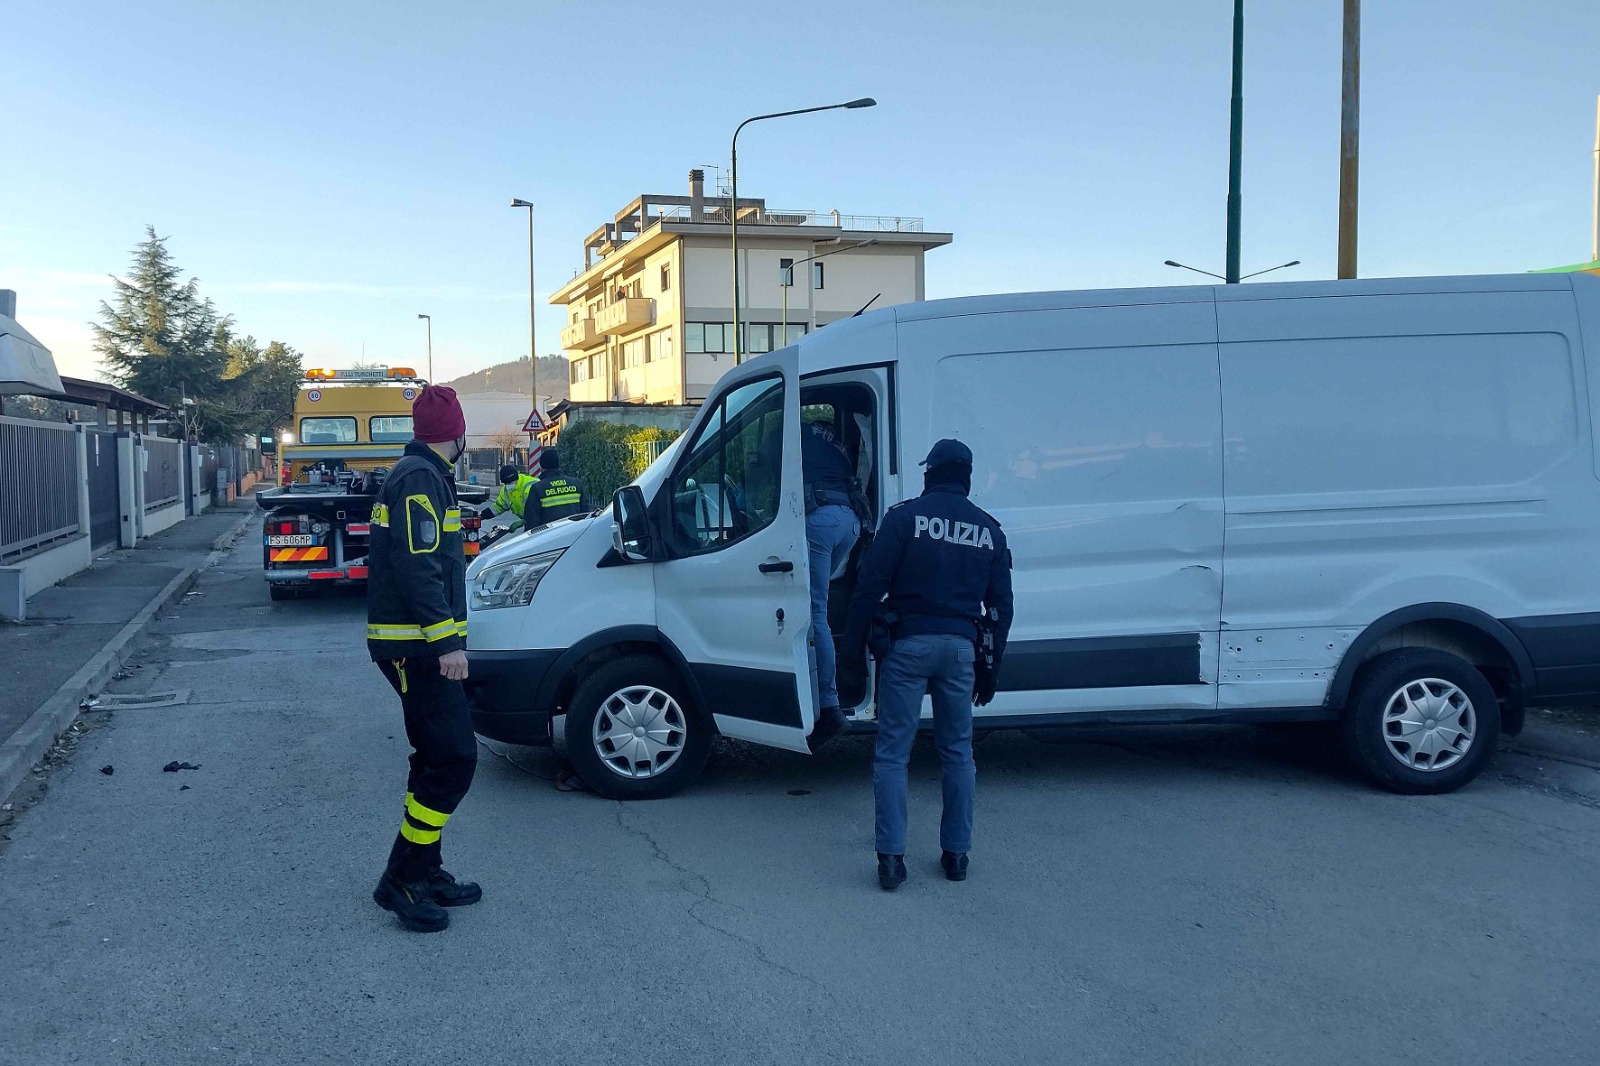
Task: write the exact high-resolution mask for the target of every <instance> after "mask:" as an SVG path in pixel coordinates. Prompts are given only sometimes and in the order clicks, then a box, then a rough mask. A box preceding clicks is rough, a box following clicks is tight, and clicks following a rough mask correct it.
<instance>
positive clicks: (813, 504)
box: [800, 422, 861, 752]
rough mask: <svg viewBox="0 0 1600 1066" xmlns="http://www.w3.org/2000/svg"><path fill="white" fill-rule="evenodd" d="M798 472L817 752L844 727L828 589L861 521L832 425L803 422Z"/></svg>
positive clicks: (846, 459)
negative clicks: (814, 664)
mask: <svg viewBox="0 0 1600 1066" xmlns="http://www.w3.org/2000/svg"><path fill="white" fill-rule="evenodd" d="M800 468H801V472H802V473H803V475H804V478H805V494H806V496H805V500H806V549H807V556H808V560H809V565H810V575H811V590H810V592H811V643H812V646H813V647H814V648H815V649H816V661H817V723H816V725H815V726H814V727H813V728H812V730H811V736H810V737H809V738H807V744H808V746H809V747H810V748H811V750H812V751H813V752H815V751H817V750H818V749H819V748H821V747H822V745H823V744H825V743H827V742H828V741H829V740H830V739H832V738H833V737H834V736H836V735H837V734H838V732H839V731H840V730H841V729H843V728H844V712H843V711H841V710H840V709H839V683H838V682H839V679H838V669H837V662H836V651H835V648H834V643H833V630H832V629H831V628H829V626H828V585H829V584H830V582H831V581H832V579H833V574H834V572H835V571H836V570H838V569H839V567H840V566H841V565H843V564H844V561H845V560H846V559H848V558H849V557H850V549H851V548H853V547H855V543H856V541H857V540H858V539H859V538H860V537H861V519H860V518H858V517H857V516H856V512H855V510H854V508H853V507H852V505H851V504H852V500H853V499H854V496H853V490H854V488H855V485H856V476H855V464H854V463H852V462H851V461H850V453H849V451H848V450H846V448H845V446H844V442H843V441H841V440H840V439H839V435H838V434H837V433H835V432H834V429H833V427H832V426H831V425H829V424H827V423H826V422H807V423H806V424H805V425H804V426H803V427H802V428H801V431H800Z"/></svg>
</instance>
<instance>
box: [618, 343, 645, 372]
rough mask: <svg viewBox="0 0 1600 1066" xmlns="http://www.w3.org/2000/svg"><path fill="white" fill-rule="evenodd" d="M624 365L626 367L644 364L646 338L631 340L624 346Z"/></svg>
mask: <svg viewBox="0 0 1600 1066" xmlns="http://www.w3.org/2000/svg"><path fill="white" fill-rule="evenodd" d="M622 365H623V367H624V368H625V369H626V368H631V367H636V366H643V365H644V338H643V337H640V338H638V339H637V340H631V341H628V342H627V343H625V344H623V346H622Z"/></svg>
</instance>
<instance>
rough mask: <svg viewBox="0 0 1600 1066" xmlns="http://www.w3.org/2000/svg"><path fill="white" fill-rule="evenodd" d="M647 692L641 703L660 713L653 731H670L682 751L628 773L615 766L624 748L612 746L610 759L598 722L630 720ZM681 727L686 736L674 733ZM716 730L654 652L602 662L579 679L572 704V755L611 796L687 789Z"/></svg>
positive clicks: (592, 783)
mask: <svg viewBox="0 0 1600 1066" xmlns="http://www.w3.org/2000/svg"><path fill="white" fill-rule="evenodd" d="M644 697H648V699H646V700H644V702H642V703H641V704H639V705H640V706H643V707H644V708H645V713H651V714H656V715H659V716H660V717H659V718H657V719H656V720H655V727H654V728H653V729H652V730H651V731H650V733H649V734H648V735H649V736H651V737H652V738H654V737H656V736H657V735H659V734H662V733H665V734H666V739H667V742H668V745H669V747H670V746H671V745H672V744H673V743H674V742H675V743H676V744H677V745H678V754H677V755H676V756H675V757H674V758H673V759H672V760H671V761H670V762H669V763H668V764H666V765H665V766H664V767H663V768H662V769H661V770H659V771H657V772H655V773H653V774H651V775H650V776H648V777H626V776H624V775H623V774H622V773H621V772H619V771H618V770H616V769H613V765H614V764H615V763H617V762H618V761H619V760H620V759H621V758H622V757H623V756H624V753H622V752H613V753H612V754H611V758H610V760H609V761H608V758H607V755H606V754H604V753H602V750H601V747H600V744H601V741H599V740H597V738H596V733H597V730H596V728H595V724H596V722H597V721H600V722H601V723H602V725H606V724H610V725H613V726H615V725H619V724H621V725H625V724H626V723H625V721H624V720H623V717H624V716H626V715H630V714H632V713H633V708H634V707H635V703H634V702H633V701H635V700H641V699H642V698H644ZM660 697H665V700H663V699H661V698H660ZM678 727H681V736H679V737H674V736H673V734H677V733H679V732H680V730H679V728H678ZM599 732H602V733H603V732H605V730H604V729H602V730H600V731H599ZM711 734H712V725H711V722H710V720H709V719H708V718H707V717H706V716H705V715H704V714H703V713H701V711H700V709H699V708H698V707H696V706H694V704H693V703H692V702H691V701H690V700H689V698H688V695H687V693H686V687H685V685H684V684H683V681H682V679H681V678H679V676H678V673H677V671H676V670H674V669H673V668H672V667H671V666H670V665H669V664H668V663H667V662H666V661H665V660H663V659H660V658H658V657H656V656H654V655H625V656H623V657H621V658H619V659H612V660H611V661H610V662H607V663H603V664H601V666H600V667H599V668H598V669H596V670H595V671H594V672H593V673H591V674H590V675H589V676H588V677H586V678H584V679H583V680H582V681H581V682H579V684H578V687H577V689H576V691H574V692H573V694H572V699H571V701H570V702H569V703H568V705H567V725H566V737H567V757H568V758H569V759H571V760H572V765H573V768H574V769H576V770H577V771H578V775H579V776H580V777H582V778H583V780H584V783H585V784H587V785H588V786H589V787H590V788H592V789H594V791H595V792H597V793H599V794H600V795H602V796H604V797H606V798H607V799H614V800H645V799H664V798H666V797H667V796H671V795H673V794H674V793H677V792H679V791H682V790H683V789H684V788H685V787H686V786H688V785H689V784H691V783H693V781H694V780H695V778H697V777H699V776H700V771H701V770H703V769H704V768H705V765H706V759H707V758H708V757H709V756H710V754H711Z"/></svg>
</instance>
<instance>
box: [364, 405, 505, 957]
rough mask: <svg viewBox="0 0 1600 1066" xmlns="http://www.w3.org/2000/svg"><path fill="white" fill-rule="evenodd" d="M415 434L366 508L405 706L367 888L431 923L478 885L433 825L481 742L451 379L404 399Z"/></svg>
mask: <svg viewBox="0 0 1600 1066" xmlns="http://www.w3.org/2000/svg"><path fill="white" fill-rule="evenodd" d="M411 417H412V426H413V431H414V432H415V434H416V439H415V440H413V441H411V442H410V443H409V444H407V445H406V448H405V455H404V456H403V457H402V458H401V460H400V461H399V462H398V463H396V464H395V466H394V469H393V470H391V471H390V472H389V476H388V477H387V478H386V479H385V480H384V483H383V487H382V489H380V490H379V493H378V499H377V501H376V503H375V504H374V506H373V509H372V541H371V548H370V552H369V555H368V559H369V562H368V566H369V572H368V577H367V650H368V652H369V653H370V654H371V656H372V658H373V660H374V661H375V662H376V663H377V664H378V669H380V670H382V671H383V676H384V679H385V680H387V681H388V682H389V684H390V686H391V687H393V688H394V690H395V693H396V694H397V695H398V696H399V697H400V707H401V709H402V711H403V712H404V714H405V723H406V739H407V740H409V741H410V742H411V748H412V752H411V772H410V775H409V777H408V778H407V782H406V798H405V812H404V814H403V815H402V816H401V820H400V831H399V833H398V834H397V835H396V836H395V838H394V846H393V847H392V848H390V850H389V862H388V865H387V866H386V867H385V868H384V871H383V877H382V878H381V879H380V880H379V881H378V887H377V888H376V889H374V890H373V893H372V898H373V900H374V901H375V902H376V903H377V904H378V906H380V907H382V908H383V909H384V910H387V911H392V912H394V914H395V916H396V917H397V918H399V919H400V922H401V924H402V925H404V926H405V927H406V928H407V929H413V930H416V931H418V932H435V931H437V930H440V929H444V928H446V927H447V926H449V924H450V915H449V913H448V912H446V911H445V910H444V908H445V907H459V906H462V905H465V904H468V903H476V902H478V900H479V899H481V898H483V892H482V891H481V890H480V889H479V888H478V886H477V885H475V884H472V883H470V882H463V881H457V880H456V879H455V878H454V877H452V876H451V875H450V874H449V873H447V872H446V871H445V869H444V860H443V857H442V855H441V852H440V843H439V839H440V835H441V833H442V832H443V830H444V827H445V823H446V822H448V821H449V820H450V816H451V815H452V814H454V813H455V810H456V807H457V806H458V805H459V804H460V803H461V800H462V799H463V797H465V796H466V794H467V789H468V788H469V787H470V786H471V784H472V774H473V771H474V770H475V769H476V768H477V763H478V741H477V737H476V736H475V735H474V733H473V729H472V715H471V711H470V709H469V707H468V705H467V695H466V691H465V690H464V689H463V688H462V685H461V682H462V681H464V680H466V677H467V652H466V647H467V588H466V559H465V556H464V555H463V552H462V545H461V511H460V507H459V504H458V503H457V501H456V494H455V484H454V481H453V479H452V474H451V470H452V467H453V466H454V464H455V462H456V461H457V460H458V459H460V457H461V454H462V452H464V451H465V450H466V446H467V422H466V418H465V416H464V415H463V414H462V413H461V404H460V403H459V402H458V401H457V399H456V394H455V391H454V390H453V389H450V388H448V387H446V386H442V385H430V386H428V387H426V388H424V389H423V390H422V394H421V395H420V396H418V397H417V398H416V400H415V401H414V402H413V403H412V405H411Z"/></svg>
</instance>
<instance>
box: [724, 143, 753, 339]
mask: <svg viewBox="0 0 1600 1066" xmlns="http://www.w3.org/2000/svg"><path fill="white" fill-rule="evenodd" d="M745 121H746V122H749V121H751V120H750V119H746V120H745ZM742 129H744V122H741V123H739V126H738V128H737V129H735V130H734V131H733V144H732V145H730V146H729V149H728V181H729V184H728V225H729V227H730V230H729V233H730V236H731V237H732V240H731V241H730V242H729V243H730V244H731V245H732V246H733V365H734V366H738V365H739V361H740V356H739V352H740V350H741V348H742V345H740V343H739V130H742Z"/></svg>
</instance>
